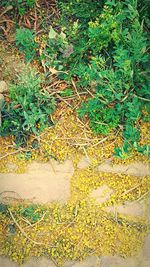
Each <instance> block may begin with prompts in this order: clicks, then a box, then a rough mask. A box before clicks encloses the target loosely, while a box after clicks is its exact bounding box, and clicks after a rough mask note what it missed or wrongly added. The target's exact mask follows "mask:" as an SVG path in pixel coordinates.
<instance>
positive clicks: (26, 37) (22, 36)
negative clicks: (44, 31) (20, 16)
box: [16, 28, 38, 61]
mask: <svg viewBox="0 0 150 267" xmlns="http://www.w3.org/2000/svg"><path fill="white" fill-rule="evenodd" d="M34 38H35V34H34V32H33V31H32V30H29V29H26V28H22V29H17V31H16V45H17V46H18V47H19V50H20V52H22V53H24V54H25V59H26V60H27V61H31V60H32V59H33V58H34V56H35V54H36V49H37V47H38V46H37V44H36V42H35V40H34Z"/></svg>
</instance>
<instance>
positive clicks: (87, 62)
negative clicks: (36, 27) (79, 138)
mask: <svg viewBox="0 0 150 267" xmlns="http://www.w3.org/2000/svg"><path fill="white" fill-rule="evenodd" d="M2 2H3V3H4V2H6V1H5V0H3V1H2ZM9 2H10V1H9ZM14 2H16V4H17V5H19V6H17V7H18V9H19V8H24V9H25V10H26V8H30V7H32V6H33V5H34V4H35V2H36V1H35V0H32V1H27V0H26V1H19V0H15V1H14ZM56 3H57V6H58V9H59V11H60V17H59V19H58V20H57V21H55V26H53V27H52V25H51V26H50V29H49V33H48V35H47V40H46V45H45V46H44V49H43V54H42V56H40V57H39V60H41V59H43V60H44V62H45V66H46V67H51V68H55V69H56V70H58V71H60V74H59V78H60V79H65V80H66V81H67V83H68V84H69V83H70V81H71V79H73V78H76V86H77V87H78V89H79V90H80V91H83V90H86V89H88V91H90V92H91V94H92V95H93V97H90V98H89V99H88V100H87V101H86V102H85V103H83V104H82V107H81V108H80V109H79V110H78V114H79V116H80V117H84V116H85V115H87V116H88V117H89V119H90V126H91V128H92V129H93V131H94V132H95V133H97V134H98V133H101V134H108V133H109V132H110V131H112V130H113V129H116V128H118V127H119V128H123V138H124V140H125V142H124V146H123V147H122V148H116V150H115V154H116V155H117V156H119V157H122V158H123V157H124V155H126V153H128V152H130V150H131V149H132V147H133V146H134V147H135V148H136V149H138V150H139V152H142V153H147V154H149V149H148V146H146V145H145V146H144V147H143V148H141V147H139V146H138V141H139V139H140V132H139V129H138V127H137V125H138V123H137V122H138V121H139V120H141V119H146V120H147V119H148V116H147V115H146V118H144V115H143V114H145V113H146V114H147V111H148V103H149V102H148V100H149V94H150V92H149V90H148V84H149V80H148V70H147V65H148V62H149V55H148V47H149V39H148V27H149V26H150V20H149V17H148V13H149V10H150V4H149V1H148V0H146V1H141V0H124V1H118V0H102V1H97V0H93V1H90V0H77V1H76V0H72V1H70V0H66V1H62V0H58V1H56ZM19 10H20V9H19ZM34 37H35V34H34V32H33V31H31V30H28V29H18V30H17V33H16V44H17V46H18V47H19V49H20V51H22V52H24V54H25V58H26V60H27V61H30V60H32V59H33V58H34V57H35V55H36V48H37V44H36V43H35V40H34ZM30 78H31V80H30ZM34 83H35V84H36V86H37V83H38V86H37V87H36V86H35V85H34ZM39 83H40V82H39V80H38V79H35V81H34V80H33V77H32V75H31V76H29V78H28V86H27V85H26V84H24V83H22V81H21V84H20V85H19V84H18V85H15V86H14V87H11V88H12V89H11V92H10V93H11V97H12V99H13V102H12V103H11V105H12V106H13V105H14V104H17V103H21V101H23V103H24V99H27V102H28V103H26V105H25V112H24V111H23V108H19V109H16V110H15V111H13V112H11V113H10V114H11V116H10V115H9V118H11V124H10V125H11V126H9V128H10V127H12V116H13V118H15V116H16V119H13V127H12V129H14V125H19V123H18V118H19V120H20V118H21V121H22V120H23V123H22V125H23V126H22V129H23V131H24V129H25V128H26V126H27V129H28V131H29V132H30V129H32V131H33V132H36V127H35V124H36V123H37V122H38V121H40V123H41V120H42V121H43V122H44V123H45V121H46V120H47V119H46V117H45V116H44V114H47V113H48V114H49V113H51V111H52V109H53V108H51V107H52V106H51V102H50V107H48V108H47V107H46V110H45V108H44V107H43V102H44V103H47V105H48V103H49V97H48V96H43V95H41V94H40V92H39ZM20 86H21V88H20ZM32 86H33V88H34V89H33V90H32ZM22 87H23V88H24V89H25V90H23V91H24V92H26V93H25V94H26V95H24V93H22ZM13 88H14V89H15V90H16V91H17V92H18V93H19V94H20V96H18V95H17V98H18V97H19V98H20V97H21V100H20V99H19V101H18V99H16V98H15V95H13V94H14V92H15V90H14V89H13ZM35 88H38V89H36V90H38V92H37V91H36V90H35ZM20 89H21V90H20ZM26 89H27V90H26ZM31 91H32V93H31ZM31 98H32V99H31ZM37 104H38V107H39V106H40V109H38V110H36V108H37ZM31 106H34V108H33V110H35V111H34V112H33V116H29V114H28V113H31V109H32V107H31ZM9 109H11V107H9ZM143 110H144V111H145V112H144V113H143ZM26 111H27V112H26ZM5 112H6V111H5ZM16 113H17V114H16ZM6 114H8V113H7V112H6ZM14 114H15V116H14ZM41 114H42V119H41V118H40V116H41ZM30 115H31V114H30ZM6 116H7V115H6ZM28 116H29V117H28ZM14 120H17V122H15V124H14ZM28 120H29V121H28ZM30 120H32V122H30ZM6 122H7V120H6ZM3 127H4V126H3ZM17 127H18V126H17ZM17 127H16V128H15V131H16V130H18V128H17ZM4 128H6V127H4ZM147 151H148V152H147Z"/></svg>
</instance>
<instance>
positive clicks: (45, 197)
mask: <svg viewBox="0 0 150 267" xmlns="http://www.w3.org/2000/svg"><path fill="white" fill-rule="evenodd" d="M72 175H73V164H72V162H71V161H70V160H67V161H65V162H64V163H63V164H59V163H58V162H57V161H55V160H51V161H50V162H48V163H38V162H33V163H32V164H31V165H29V168H28V171H27V172H26V173H23V174H16V173H7V174H4V173H0V192H1V195H0V200H1V201H3V202H4V201H6V200H7V199H9V198H12V199H13V198H19V196H20V198H21V199H25V200H29V201H32V202H33V203H47V202H51V201H56V200H59V201H66V200H67V199H68V198H69V196H70V178H71V176H72ZM6 191H7V192H6ZM2 192H3V193H2ZM14 192H15V193H16V194H14Z"/></svg>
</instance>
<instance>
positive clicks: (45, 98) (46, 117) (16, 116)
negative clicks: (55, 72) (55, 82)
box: [0, 68, 55, 145]
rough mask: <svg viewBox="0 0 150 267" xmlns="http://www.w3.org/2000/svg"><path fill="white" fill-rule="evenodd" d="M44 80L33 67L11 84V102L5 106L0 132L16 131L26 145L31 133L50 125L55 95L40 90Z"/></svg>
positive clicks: (18, 137) (17, 140) (19, 140)
mask: <svg viewBox="0 0 150 267" xmlns="http://www.w3.org/2000/svg"><path fill="white" fill-rule="evenodd" d="M41 83H42V80H41V78H40V76H39V75H38V74H36V72H35V71H34V70H33V69H30V68H29V70H25V71H24V72H23V73H22V75H21V76H19V77H18V81H17V83H16V84H10V85H9V97H10V102H9V103H5V105H4V108H3V110H2V126H1V128H0V135H7V134H13V135H14V136H15V140H16V143H18V144H20V145H24V144H25V143H26V140H27V137H28V135H29V134H31V133H33V134H38V133H40V132H41V131H42V130H43V129H44V128H45V127H46V125H51V120H50V114H51V113H52V112H53V111H54V109H55V99H54V98H52V97H50V96H49V94H48V93H42V91H41Z"/></svg>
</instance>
